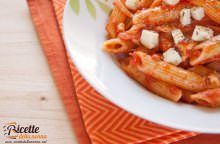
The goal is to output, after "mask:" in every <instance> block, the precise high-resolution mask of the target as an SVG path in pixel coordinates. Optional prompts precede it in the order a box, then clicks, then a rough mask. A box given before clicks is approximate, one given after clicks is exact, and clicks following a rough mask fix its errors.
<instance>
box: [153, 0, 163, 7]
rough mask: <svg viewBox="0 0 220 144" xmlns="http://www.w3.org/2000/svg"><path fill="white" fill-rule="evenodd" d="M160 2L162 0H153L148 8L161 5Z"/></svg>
mask: <svg viewBox="0 0 220 144" xmlns="http://www.w3.org/2000/svg"><path fill="white" fill-rule="evenodd" d="M162 3H163V0H154V1H153V3H152V4H151V5H150V8H155V7H158V6H161V5H162Z"/></svg>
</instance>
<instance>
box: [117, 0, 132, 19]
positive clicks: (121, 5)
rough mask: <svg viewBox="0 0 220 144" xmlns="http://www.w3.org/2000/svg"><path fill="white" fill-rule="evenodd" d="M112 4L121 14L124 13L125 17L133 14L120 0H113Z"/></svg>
mask: <svg viewBox="0 0 220 144" xmlns="http://www.w3.org/2000/svg"><path fill="white" fill-rule="evenodd" d="M114 5H115V6H116V7H118V8H119V9H120V10H121V12H122V13H123V14H125V15H126V16H127V17H129V18H131V17H132V16H133V14H132V13H131V12H130V11H129V10H128V9H127V7H126V6H125V4H124V2H122V0H115V1H114Z"/></svg>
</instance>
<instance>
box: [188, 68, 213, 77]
mask: <svg viewBox="0 0 220 144" xmlns="http://www.w3.org/2000/svg"><path fill="white" fill-rule="evenodd" d="M188 70H189V71H191V72H195V73H197V74H199V75H201V76H208V75H211V74H214V73H215V71H214V70H212V69H209V68H207V67H205V66H202V65H197V66H194V67H191V68H189V69H188Z"/></svg>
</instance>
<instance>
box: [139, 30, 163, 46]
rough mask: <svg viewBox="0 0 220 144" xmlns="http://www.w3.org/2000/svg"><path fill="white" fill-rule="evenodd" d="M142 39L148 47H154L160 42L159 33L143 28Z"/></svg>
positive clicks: (142, 42)
mask: <svg viewBox="0 0 220 144" xmlns="http://www.w3.org/2000/svg"><path fill="white" fill-rule="evenodd" d="M140 41H141V44H143V45H144V46H145V47H146V48H148V49H153V48H155V47H156V46H158V44H159V34H158V33H157V32H155V31H151V30H143V31H142V34H141V40H140Z"/></svg>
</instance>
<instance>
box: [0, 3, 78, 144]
mask: <svg viewBox="0 0 220 144" xmlns="http://www.w3.org/2000/svg"><path fill="white" fill-rule="evenodd" d="M10 121H16V122H17V123H19V124H21V125H25V124H35V125H37V126H39V127H40V130H41V133H42V134H47V135H48V144H76V140H75V137H74V133H73V130H72V128H71V126H70V123H69V121H68V118H67V115H66V112H65V110H64V106H63V104H62V102H61V99H60V97H59V95H58V92H57V89H56V87H55V84H54V82H53V79H52V77H51V74H50V71H49V68H48V65H47V62H46V58H45V56H44V54H43V52H42V49H41V46H40V44H39V41H38V38H37V35H36V33H35V30H34V27H33V25H32V22H31V17H30V14H29V10H28V7H27V4H26V0H0V143H1V144H4V143H3V142H4V139H5V138H4V137H3V135H2V129H1V128H2V126H3V125H4V123H7V122H10Z"/></svg>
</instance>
